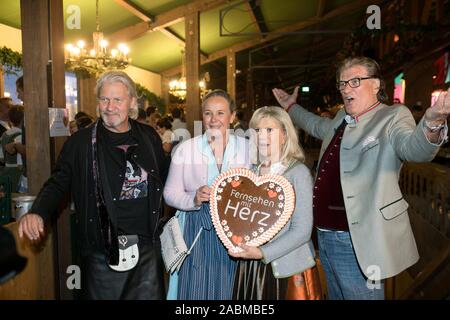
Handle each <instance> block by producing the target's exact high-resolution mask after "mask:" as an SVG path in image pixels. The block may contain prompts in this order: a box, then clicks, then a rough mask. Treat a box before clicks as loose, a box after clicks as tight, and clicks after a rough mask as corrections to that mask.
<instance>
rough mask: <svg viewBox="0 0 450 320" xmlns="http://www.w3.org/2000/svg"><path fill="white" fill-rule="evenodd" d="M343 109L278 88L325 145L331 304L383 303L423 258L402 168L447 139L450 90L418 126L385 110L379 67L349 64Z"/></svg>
mask: <svg viewBox="0 0 450 320" xmlns="http://www.w3.org/2000/svg"><path fill="white" fill-rule="evenodd" d="M336 79H337V89H338V90H339V91H340V93H341V95H342V99H343V100H344V109H342V110H340V111H339V112H338V113H337V114H336V116H335V118H334V119H327V118H323V117H319V116H317V115H315V114H313V113H310V112H308V111H306V110H305V109H303V108H302V107H301V106H299V105H297V104H296V100H297V94H298V87H297V88H295V89H294V92H293V93H292V94H288V93H286V92H285V91H283V90H281V89H273V93H274V95H275V98H276V99H277V100H278V102H279V103H280V105H281V106H282V107H283V108H285V109H286V110H287V111H288V112H289V115H290V116H291V118H292V119H293V122H294V123H295V124H296V125H297V126H299V127H300V128H302V129H303V130H305V131H306V132H308V133H309V134H311V135H313V136H314V137H316V138H318V139H321V140H323V143H322V148H321V151H320V156H319V165H318V169H317V174H316V180H315V184H314V190H313V211H314V225H315V226H316V228H317V235H318V244H319V256H320V260H321V264H322V266H323V268H324V270H325V274H326V280H327V287H328V293H329V298H330V299H377V300H378V299H384V279H386V278H389V277H393V276H395V275H396V274H398V273H400V272H401V271H403V270H405V269H406V268H408V267H409V266H411V265H413V264H414V263H416V262H417V261H418V259H419V255H418V251H417V247H416V243H415V240H414V235H413V233H412V230H411V225H410V222H409V217H408V213H407V209H408V203H407V202H406V201H405V200H404V199H403V196H402V193H401V191H400V187H399V183H398V176H399V172H400V168H401V165H402V162H403V161H412V162H427V161H431V160H432V159H433V158H434V156H435V155H436V153H437V152H438V150H439V147H440V146H441V145H442V144H443V143H444V142H445V140H446V139H447V133H448V128H447V122H446V121H447V120H446V119H447V117H448V115H449V114H450V89H449V90H448V91H447V92H445V93H443V94H441V95H440V96H439V98H438V100H437V102H436V104H435V105H433V106H432V107H430V108H428V109H427V110H426V112H425V115H424V117H423V118H422V120H421V121H420V122H419V124H418V125H417V126H416V124H415V121H414V118H413V116H412V114H411V112H410V111H409V109H408V108H407V107H405V106H403V105H392V106H388V105H386V104H384V102H385V101H386V100H387V96H386V94H385V91H384V81H383V79H382V77H381V73H380V67H379V66H378V64H377V62H376V61H374V60H372V59H370V58H366V57H355V58H348V59H346V60H344V61H343V62H342V63H341V64H340V66H339V67H338V69H337V73H336Z"/></svg>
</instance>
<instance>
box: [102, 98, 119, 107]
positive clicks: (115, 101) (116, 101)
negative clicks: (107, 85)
mask: <svg viewBox="0 0 450 320" xmlns="http://www.w3.org/2000/svg"><path fill="white" fill-rule="evenodd" d="M124 101H125V99H122V98H112V99H111V98H107V97H100V98H98V103H99V104H101V105H102V106H107V105H109V103H110V102H112V104H113V105H115V106H120V105H121V104H122V103H123V102H124Z"/></svg>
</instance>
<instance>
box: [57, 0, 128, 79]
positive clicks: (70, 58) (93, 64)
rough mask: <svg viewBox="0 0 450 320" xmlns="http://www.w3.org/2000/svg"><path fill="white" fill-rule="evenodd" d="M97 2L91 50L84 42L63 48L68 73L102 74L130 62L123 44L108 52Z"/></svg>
mask: <svg viewBox="0 0 450 320" xmlns="http://www.w3.org/2000/svg"><path fill="white" fill-rule="evenodd" d="M99 17H100V16H99V0H96V2H95V18H96V20H95V21H96V31H94V32H93V33H92V40H93V48H91V49H88V48H86V42H85V41H83V40H78V41H77V42H76V46H74V45H73V44H71V43H69V44H67V45H66V46H65V54H64V56H65V59H66V68H67V69H68V70H70V71H87V72H89V73H91V74H99V73H103V72H104V71H106V70H113V69H124V68H126V67H127V66H128V64H129V63H130V62H131V59H130V58H129V57H128V54H129V53H130V49H129V48H128V46H127V45H126V44H125V43H121V44H119V46H118V48H117V49H111V50H110V51H108V49H107V48H108V46H109V43H108V41H107V40H106V39H104V38H103V32H101V31H100V18H99Z"/></svg>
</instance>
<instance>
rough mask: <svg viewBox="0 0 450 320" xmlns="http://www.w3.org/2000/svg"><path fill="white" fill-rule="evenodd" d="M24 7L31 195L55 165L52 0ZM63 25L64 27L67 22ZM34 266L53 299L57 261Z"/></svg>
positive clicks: (29, 0)
mask: <svg viewBox="0 0 450 320" xmlns="http://www.w3.org/2000/svg"><path fill="white" fill-rule="evenodd" d="M55 1H59V2H61V4H60V5H61V7H62V0H55ZM20 10H21V23H22V51H23V74H24V76H23V80H24V101H23V102H24V108H25V123H26V141H27V143H26V152H27V176H28V190H29V193H31V194H37V193H38V191H39V190H40V188H41V187H42V185H43V184H44V182H45V181H46V180H47V179H48V177H49V176H50V164H51V156H50V141H49V136H50V133H49V119H48V108H49V106H52V105H53V99H52V97H51V94H52V91H53V90H52V89H53V87H52V84H51V81H52V71H51V70H52V66H51V61H50V58H51V55H50V41H51V36H50V32H49V31H50V30H49V21H50V20H51V19H50V18H51V16H52V13H50V11H51V2H50V0H41V1H34V0H21V1H20ZM61 15H62V11H61ZM59 28H61V29H62V28H63V25H61V26H59ZM61 45H62V44H61ZM57 78H58V77H57ZM63 87H64V85H63ZM52 238H53V237H52V234H50V235H49V236H48V239H47V242H45V246H51V245H52ZM34 267H35V272H36V274H38V275H39V277H38V279H39V280H38V281H39V283H37V284H36V288H35V290H36V292H35V295H36V298H37V299H53V298H54V297H55V287H54V283H55V279H54V268H53V263H40V264H36V265H34Z"/></svg>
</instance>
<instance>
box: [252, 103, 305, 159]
mask: <svg viewBox="0 0 450 320" xmlns="http://www.w3.org/2000/svg"><path fill="white" fill-rule="evenodd" d="M263 118H271V119H274V120H275V121H277V122H278V124H279V125H280V128H281V129H282V130H283V131H284V133H285V134H286V141H285V143H284V145H283V148H282V151H281V156H280V162H281V163H283V164H284V165H286V166H289V165H290V164H291V163H292V162H294V161H300V162H301V163H304V162H305V152H304V151H303V148H302V147H301V146H300V143H299V141H298V135H297V130H296V129H295V127H294V124H293V123H292V120H291V118H290V117H289V114H288V113H287V112H286V111H285V110H284V109H283V108H280V107H262V108H259V109H257V110H256V111H255V112H254V113H253V116H252V118H251V119H250V123H249V127H250V129H253V130H254V129H256V127H257V125H258V123H259V122H260V121H261V119H263Z"/></svg>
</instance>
